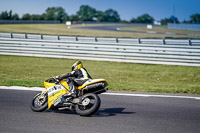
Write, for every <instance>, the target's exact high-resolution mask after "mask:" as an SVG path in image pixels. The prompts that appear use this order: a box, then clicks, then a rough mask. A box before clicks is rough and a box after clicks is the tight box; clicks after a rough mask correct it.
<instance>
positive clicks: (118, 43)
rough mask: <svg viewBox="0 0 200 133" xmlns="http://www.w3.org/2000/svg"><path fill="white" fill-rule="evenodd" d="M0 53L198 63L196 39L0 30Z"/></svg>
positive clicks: (168, 63)
mask: <svg viewBox="0 0 200 133" xmlns="http://www.w3.org/2000/svg"><path fill="white" fill-rule="evenodd" d="M0 54H1V55H19V56H37V57H53V58H69V59H86V60H101V61H116V62H131V63H145V64H166V65H185V66H200V40H197V39H196V40H193V39H192V40H191V39H132V38H101V37H98V38H97V37H75V36H53V35H37V34H17V33H0Z"/></svg>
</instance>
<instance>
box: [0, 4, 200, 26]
mask: <svg viewBox="0 0 200 133" xmlns="http://www.w3.org/2000/svg"><path fill="white" fill-rule="evenodd" d="M0 20H56V21H60V22H61V23H62V22H65V21H93V22H126V23H145V24H147V23H148V24H150V23H153V22H154V20H155V19H154V18H153V17H152V16H150V15H149V14H143V15H141V16H138V17H137V18H132V19H131V20H130V21H126V20H121V19H120V15H119V14H118V12H117V11H116V10H113V9H108V10H106V11H99V10H96V9H95V8H93V7H90V6H88V5H82V6H80V9H79V11H77V12H76V14H73V15H68V14H67V13H66V12H65V10H64V9H63V8H62V7H49V8H47V9H46V10H45V12H44V13H43V14H41V15H39V14H29V13H26V14H24V15H23V16H22V17H21V18H20V17H19V15H18V14H17V13H14V14H13V13H12V10H10V11H3V12H1V13H0ZM160 22H161V24H163V25H165V24H167V23H180V21H179V20H178V18H177V17H173V16H172V17H169V18H164V19H161V20H160ZM182 23H200V14H193V15H191V16H190V20H184V21H183V22H182Z"/></svg>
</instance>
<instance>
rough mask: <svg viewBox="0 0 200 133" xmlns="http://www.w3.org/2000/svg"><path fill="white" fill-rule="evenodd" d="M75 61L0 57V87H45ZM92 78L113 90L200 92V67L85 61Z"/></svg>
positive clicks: (68, 70) (67, 70) (67, 69)
mask: <svg viewBox="0 0 200 133" xmlns="http://www.w3.org/2000/svg"><path fill="white" fill-rule="evenodd" d="M74 62H75V60H70V59H55V58H36V57H20V56H3V55H1V56H0V85H1V86H39V87H42V86H43V81H44V80H45V79H47V78H50V77H54V76H56V75H61V74H64V73H67V72H70V70H71V65H72V64H73V63H74ZM83 64H84V67H86V68H87V70H88V71H89V72H90V74H91V75H92V77H93V78H105V79H106V80H107V81H108V83H109V89H110V90H127V91H145V92H168V93H192V94H200V68H199V67H186V66H167V65H146V64H134V63H117V62H103V61H88V60H83Z"/></svg>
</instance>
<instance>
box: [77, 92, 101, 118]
mask: <svg viewBox="0 0 200 133" xmlns="http://www.w3.org/2000/svg"><path fill="white" fill-rule="evenodd" d="M80 103H81V104H77V105H76V106H75V110H76V112H77V114H79V115H80V116H91V115H93V114H94V113H96V112H97V111H98V109H99V107H100V105H101V99H100V98H99V96H98V95H97V94H93V93H88V94H85V95H83V96H82V97H81V101H80Z"/></svg>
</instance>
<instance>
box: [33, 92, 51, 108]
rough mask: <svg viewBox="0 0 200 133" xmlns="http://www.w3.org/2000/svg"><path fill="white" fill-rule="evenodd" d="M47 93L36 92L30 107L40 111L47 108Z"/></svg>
mask: <svg viewBox="0 0 200 133" xmlns="http://www.w3.org/2000/svg"><path fill="white" fill-rule="evenodd" d="M47 98H48V97H47V95H44V96H43V95H41V93H38V94H37V95H36V96H35V97H34V98H33V100H32V102H31V109H32V110H33V111H34V112H42V111H44V110H45V109H47V106H48V100H47Z"/></svg>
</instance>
